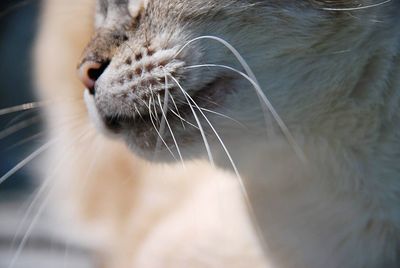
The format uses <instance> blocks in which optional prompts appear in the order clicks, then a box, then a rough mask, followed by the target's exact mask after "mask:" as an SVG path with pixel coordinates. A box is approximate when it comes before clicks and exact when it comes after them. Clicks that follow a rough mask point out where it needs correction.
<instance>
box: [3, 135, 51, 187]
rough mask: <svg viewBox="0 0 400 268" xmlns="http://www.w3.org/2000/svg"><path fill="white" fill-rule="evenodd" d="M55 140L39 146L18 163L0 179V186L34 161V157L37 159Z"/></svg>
mask: <svg viewBox="0 0 400 268" xmlns="http://www.w3.org/2000/svg"><path fill="white" fill-rule="evenodd" d="M56 141H57V140H51V141H49V142H47V143H45V144H44V145H42V146H40V147H39V148H38V149H37V150H36V151H34V152H33V153H31V154H30V155H28V156H27V157H26V158H25V159H23V160H22V161H21V162H19V163H18V164H17V165H16V166H15V167H13V168H12V169H11V170H9V171H8V172H7V173H6V174H4V175H3V176H2V177H0V185H1V184H2V183H3V182H5V181H6V180H7V179H8V178H10V177H11V176H12V175H14V174H15V173H16V172H18V171H19V170H20V169H22V168H23V167H25V166H26V165H27V164H29V163H30V162H31V161H32V160H34V159H35V158H36V157H38V156H39V155H40V154H42V153H43V152H45V151H46V150H47V149H49V148H50V147H51V146H52V145H53V144H54V143H55V142H56Z"/></svg>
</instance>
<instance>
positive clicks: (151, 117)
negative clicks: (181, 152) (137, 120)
mask: <svg viewBox="0 0 400 268" xmlns="http://www.w3.org/2000/svg"><path fill="white" fill-rule="evenodd" d="M150 107H151V99H150V100H149V116H150V121H151V124H152V125H153V127H154V130H155V131H156V132H157V135H158V137H159V139H157V144H158V140H161V141H162V143H164V145H165V147H166V148H167V150H168V151H169V152H170V154H171V155H172V157H173V158H174V159H175V160H177V159H176V157H175V155H174V153H173V152H172V150H171V148H169V146H168V144H167V143H166V142H165V140H164V138H163V137H162V136H161V134H160V132H159V131H158V129H157V127H156V124H155V123H154V120H153V113H152V111H151V108H150ZM157 149H158V148H157V146H156V151H155V152H157Z"/></svg>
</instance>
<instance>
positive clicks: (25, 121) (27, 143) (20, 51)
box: [0, 0, 43, 200]
mask: <svg viewBox="0 0 400 268" xmlns="http://www.w3.org/2000/svg"><path fill="white" fill-rule="evenodd" d="M39 6H40V1H39V0H29V1H22V0H2V1H0V110H1V109H4V108H7V107H12V106H16V105H20V104H24V103H29V102H33V101H35V100H36V99H35V96H34V93H33V82H32V75H31V74H32V68H31V66H32V56H31V54H32V53H31V51H32V47H33V42H34V39H35V33H36V26H37V19H38V11H39ZM42 134H43V133H42V132H41V119H40V114H39V111H38V109H33V110H27V111H22V112H15V113H10V114H6V115H0V151H1V153H0V176H3V175H4V174H6V173H7V172H8V171H9V170H11V169H12V168H13V167H14V166H15V165H16V164H18V162H20V161H21V160H23V159H24V158H25V157H26V156H27V155H29V154H30V153H31V152H32V151H33V150H34V149H35V148H37V147H38V146H39V145H40V144H42V142H43V135H42ZM30 173H31V172H30V170H29V166H28V167H27V168H24V169H22V170H20V171H19V172H17V173H16V174H15V175H14V176H12V177H11V178H9V179H8V180H7V181H5V182H4V183H3V184H1V185H0V199H1V200H3V199H8V198H11V197H14V196H15V195H19V194H24V193H26V191H27V190H29V189H30V188H31V186H32V178H30V176H29V174H30Z"/></svg>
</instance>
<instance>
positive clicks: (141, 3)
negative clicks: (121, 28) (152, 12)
mask: <svg viewBox="0 0 400 268" xmlns="http://www.w3.org/2000/svg"><path fill="white" fill-rule="evenodd" d="M148 2H149V0H129V4H128V10H129V14H130V15H131V16H132V18H136V17H137V16H138V15H139V13H140V12H141V11H142V10H144V9H146V7H147V4H148Z"/></svg>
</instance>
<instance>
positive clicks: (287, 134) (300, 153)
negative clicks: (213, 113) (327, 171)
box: [185, 64, 307, 163]
mask: <svg viewBox="0 0 400 268" xmlns="http://www.w3.org/2000/svg"><path fill="white" fill-rule="evenodd" d="M202 67H218V68H223V69H228V70H231V71H233V72H235V73H237V74H240V75H241V76H243V77H244V78H246V79H247V80H248V81H249V82H250V83H251V84H252V85H253V87H254V88H255V90H256V93H257V95H258V96H259V97H260V98H261V99H262V101H263V102H264V104H265V105H266V106H267V108H268V109H269V111H270V112H271V114H272V116H273V117H274V119H275V121H276V122H277V123H278V125H279V127H280V128H281V130H282V132H283V134H284V135H285V137H286V139H287V140H288V142H289V143H290V145H291V146H292V148H293V149H294V151H295V153H296V154H297V156H298V157H299V158H300V159H301V160H302V161H303V162H304V163H306V162H307V158H306V156H305V154H304V152H303V150H302V149H301V148H300V146H299V145H298V144H297V142H296V140H295V139H294V137H293V136H292V134H291V133H290V131H289V128H288V127H287V126H286V124H285V123H284V122H283V120H282V119H281V117H280V116H279V114H278V113H277V112H276V110H275V108H274V107H273V106H272V104H271V102H270V101H269V100H268V98H267V97H266V96H265V94H264V92H263V91H262V89H261V87H260V86H259V85H258V84H257V83H256V82H255V81H253V80H252V79H251V78H250V77H249V76H248V75H246V74H245V73H243V72H241V71H238V70H236V69H235V68H232V67H229V66H225V65H220V64H199V65H192V66H187V67H185V68H187V69H192V68H202Z"/></svg>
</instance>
